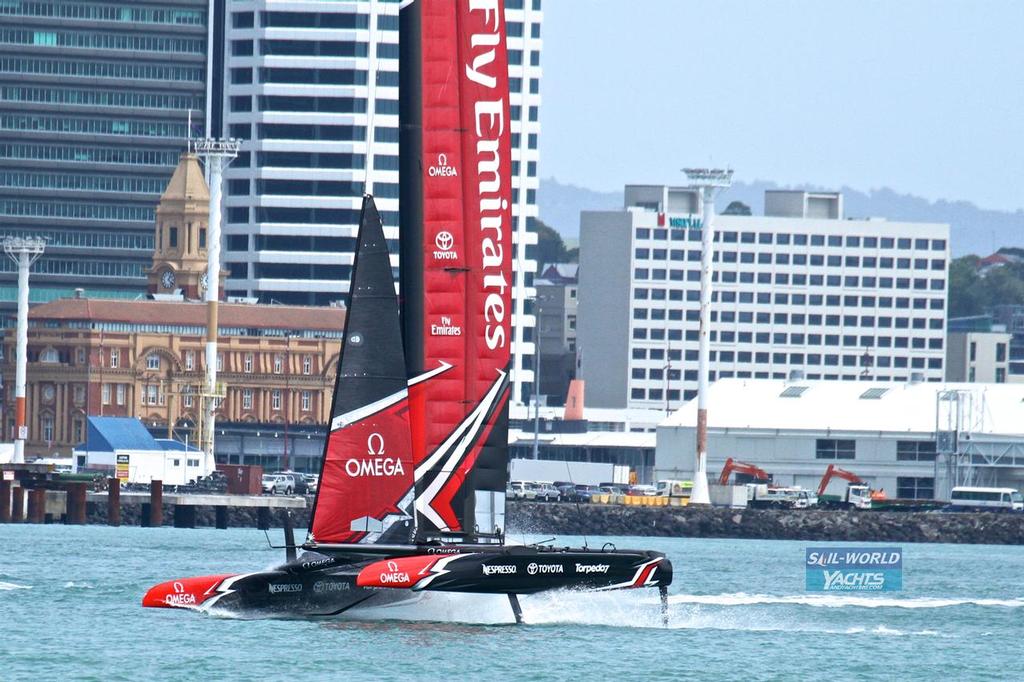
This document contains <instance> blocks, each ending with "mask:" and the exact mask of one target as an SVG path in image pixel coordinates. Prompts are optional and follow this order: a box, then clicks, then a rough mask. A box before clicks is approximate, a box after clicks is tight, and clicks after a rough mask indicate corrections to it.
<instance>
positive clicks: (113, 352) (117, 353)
mask: <svg viewBox="0 0 1024 682" xmlns="http://www.w3.org/2000/svg"><path fill="white" fill-rule="evenodd" d="M120 366H121V350H120V349H119V348H111V349H110V369H117V368H118V367H120Z"/></svg>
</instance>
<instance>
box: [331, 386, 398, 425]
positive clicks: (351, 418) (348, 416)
mask: <svg viewBox="0 0 1024 682" xmlns="http://www.w3.org/2000/svg"><path fill="white" fill-rule="evenodd" d="M408 395H409V389H407V388H403V389H401V390H398V391H395V392H394V393H392V394H391V395H389V396H385V397H383V398H381V399H380V400H375V401H373V402H372V403H370V404H369V405H363V406H362V407H357V408H356V409H354V410H349V411H348V412H346V413H344V414H339V415H338V416H337V417H335V418H334V419H332V420H331V431H337V430H338V429H343V428H345V427H346V426H350V425H352V424H355V423H356V422H358V421H362V420H363V419H366V418H367V417H369V416H370V415H373V414H376V413H378V412H381V411H383V410H386V409H387V408H389V407H391V406H392V405H394V404H395V403H398V402H401V401H402V400H404V399H405V397H406V396H408Z"/></svg>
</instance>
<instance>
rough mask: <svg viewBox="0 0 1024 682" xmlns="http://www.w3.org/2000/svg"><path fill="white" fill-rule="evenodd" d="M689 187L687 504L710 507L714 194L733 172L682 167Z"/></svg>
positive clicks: (727, 181)
mask: <svg viewBox="0 0 1024 682" xmlns="http://www.w3.org/2000/svg"><path fill="white" fill-rule="evenodd" d="M683 172H684V173H686V178H687V179H688V180H689V181H690V186H691V187H693V188H694V189H698V190H700V192H701V199H702V203H703V205H704V219H703V222H702V225H701V257H700V328H699V332H698V334H699V335H698V339H699V345H698V350H697V377H698V378H697V449H696V452H695V453H694V463H693V491H692V492H691V493H690V504H711V496H710V494H709V492H708V472H707V467H708V461H707V451H708V404H707V403H708V371H709V364H710V355H711V287H712V273H711V268H712V259H713V256H714V252H713V249H714V227H715V226H714V219H715V195H716V194H717V193H718V192H719V191H721V190H723V189H725V188H727V187H729V186H730V185H731V184H732V171H731V170H725V169H718V168H715V169H711V168H684V169H683Z"/></svg>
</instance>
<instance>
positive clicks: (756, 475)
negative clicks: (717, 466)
mask: <svg viewBox="0 0 1024 682" xmlns="http://www.w3.org/2000/svg"><path fill="white" fill-rule="evenodd" d="M733 472H735V473H737V474H747V475H748V476H750V477H752V478H753V479H754V480H755V481H764V482H765V483H767V482H768V481H770V480H771V476H770V475H769V474H768V472H767V471H765V470H764V469H762V468H761V467H759V466H757V465H755V464H747V463H746V462H740V461H738V460H735V459H733V458H732V457H730V458H729V459H727V460H725V466H724V467H722V475H721V476H719V477H718V484H719V485H729V475H730V474H732V473H733Z"/></svg>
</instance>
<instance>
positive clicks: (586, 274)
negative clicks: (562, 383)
mask: <svg viewBox="0 0 1024 682" xmlns="http://www.w3.org/2000/svg"><path fill="white" fill-rule="evenodd" d="M625 199H626V201H625V207H624V208H623V209H622V210H618V211H584V212H583V213H582V214H581V218H580V270H579V273H580V275H579V312H578V323H577V337H576V338H577V341H576V343H577V353H578V354H579V364H580V376H581V378H583V379H585V380H586V382H587V403H588V405H592V406H594V407H630V408H647V409H661V410H669V411H670V410H675V409H677V408H679V407H680V406H681V405H682V403H683V401H686V400H689V399H690V398H692V397H693V396H694V395H695V394H696V389H697V383H698V373H697V358H698V320H699V313H700V266H701V237H702V233H701V212H702V205H701V198H700V196H699V193H698V192H697V191H696V190H694V189H692V188H687V187H665V186H658V185H655V186H648V185H643V186H641V185H627V186H626V191H625ZM724 200H725V201H727V200H728V196H727V195H726V196H725V197H724ZM714 231H715V247H714V268H713V270H714V275H713V281H714V283H715V284H714V294H713V295H712V300H711V338H710V342H711V348H710V356H711V357H710V362H711V364H710V376H709V379H710V381H711V382H714V381H716V380H717V379H724V378H730V377H734V378H740V379H743V378H750V379H788V378H790V377H797V376H802V377H804V378H806V379H823V380H847V381H856V380H868V381H910V380H911V379H914V380H917V379H920V380H925V381H941V380H942V379H943V363H944V342H945V333H946V332H945V318H946V291H947V288H948V283H947V280H948V269H949V226H948V225H940V224H928V223H905V222H892V221H888V220H881V219H864V218H861V219H848V218H845V217H844V216H843V207H842V196H841V195H840V194H838V193H834V192H803V191H792V192H789V191H769V192H767V193H766V197H765V215H763V216H749V215H726V214H720V215H718V216H716V218H715V230H714Z"/></svg>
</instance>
